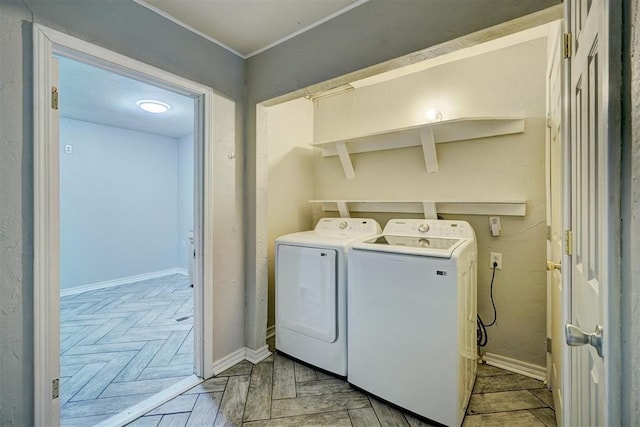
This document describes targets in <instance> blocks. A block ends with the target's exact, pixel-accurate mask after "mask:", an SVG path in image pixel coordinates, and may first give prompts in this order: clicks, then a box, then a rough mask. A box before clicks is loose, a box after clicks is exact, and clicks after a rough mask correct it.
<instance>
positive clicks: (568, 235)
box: [564, 230, 573, 255]
mask: <svg viewBox="0 0 640 427" xmlns="http://www.w3.org/2000/svg"><path fill="white" fill-rule="evenodd" d="M564 252H565V254H567V255H572V254H573V231H571V230H565V231H564Z"/></svg>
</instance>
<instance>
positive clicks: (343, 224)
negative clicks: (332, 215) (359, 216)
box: [338, 221, 349, 230]
mask: <svg viewBox="0 0 640 427" xmlns="http://www.w3.org/2000/svg"><path fill="white" fill-rule="evenodd" d="M347 225H349V224H348V223H347V221H342V222H341V223H340V225H338V227H340V229H341V230H344V229H345V228H347Z"/></svg>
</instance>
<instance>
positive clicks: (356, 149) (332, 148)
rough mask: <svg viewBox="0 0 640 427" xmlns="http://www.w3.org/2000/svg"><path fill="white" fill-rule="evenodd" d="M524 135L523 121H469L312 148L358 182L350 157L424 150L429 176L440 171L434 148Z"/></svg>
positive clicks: (321, 143)
mask: <svg viewBox="0 0 640 427" xmlns="http://www.w3.org/2000/svg"><path fill="white" fill-rule="evenodd" d="M521 132H524V118H523V117H466V118H461V119H453V120H446V121H442V122H435V123H426V124H421V125H417V126H409V127H403V128H397V129H389V130H385V131H381V132H374V133H370V134H363V135H356V136H354V137H350V138H343V139H337V140H328V141H319V142H314V143H313V144H311V145H312V146H314V147H318V148H320V149H322V155H323V156H324V157H329V156H339V157H340V163H341V164H342V169H343V170H344V175H345V176H346V177H347V178H348V179H353V178H355V176H356V174H355V170H354V168H353V163H351V157H350V155H351V154H355V153H366V152H369V151H380V150H390V149H393V148H405V147H415V146H422V151H423V154H424V163H425V166H426V169H427V172H428V173H435V172H437V171H438V156H437V153H436V146H435V144H440V143H443V142H454V141H463V140H469V139H479V138H487V137H492V136H500V135H509V134H514V133H521Z"/></svg>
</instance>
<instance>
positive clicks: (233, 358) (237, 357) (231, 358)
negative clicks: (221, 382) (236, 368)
mask: <svg viewBox="0 0 640 427" xmlns="http://www.w3.org/2000/svg"><path fill="white" fill-rule="evenodd" d="M245 354H246V348H245V347H242V348H239V349H238V350H236V351H234V352H233V353H231V354H228V355H226V356H224V357H223V358H222V359H219V360H216V361H215V362H213V368H212V370H213V375H218V374H221V373H222V372H224V371H226V370H227V369H229V368H230V367H232V366H233V365H235V364H236V363H238V362H242V361H243V360H245Z"/></svg>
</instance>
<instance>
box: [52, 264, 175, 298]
mask: <svg viewBox="0 0 640 427" xmlns="http://www.w3.org/2000/svg"><path fill="white" fill-rule="evenodd" d="M174 274H181V275H183V276H186V275H187V270H186V269H184V268H177V267H176V268H170V269H168V270H160V271H153V272H151V273H145V274H137V275H135V276H128V277H121V278H119V279H113V280H105V281H104V282H96V283H89V284H88V285H81V286H74V287H73V288H66V289H61V290H60V296H61V297H66V296H69V295H76V294H81V293H83V292H88V291H96V290H98V289H106V288H112V287H114V286H120V285H128V284H130V283H135V282H140V281H142V280H149V279H155V278H157V277H164V276H171V275H174Z"/></svg>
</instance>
